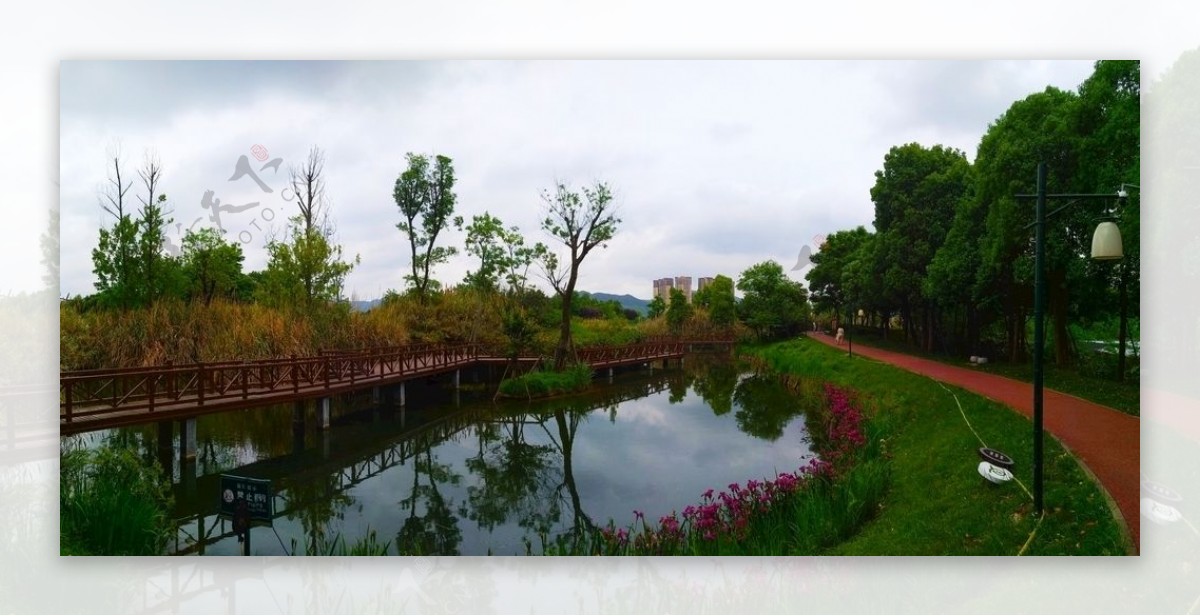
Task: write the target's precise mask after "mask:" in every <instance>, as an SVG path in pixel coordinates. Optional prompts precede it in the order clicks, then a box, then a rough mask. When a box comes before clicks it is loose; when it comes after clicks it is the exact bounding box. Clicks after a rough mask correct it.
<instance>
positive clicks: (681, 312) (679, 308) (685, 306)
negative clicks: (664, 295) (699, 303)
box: [667, 289, 692, 335]
mask: <svg viewBox="0 0 1200 616" xmlns="http://www.w3.org/2000/svg"><path fill="white" fill-rule="evenodd" d="M691 316H692V306H691V304H689V303H688V301H687V296H686V295H684V294H683V291H681V290H679V289H671V304H670V305H669V306H668V307H667V325H668V326H669V327H670V328H671V333H673V334H676V335H678V334H679V332H681V331H683V324H684V323H686V322H687V320H688V318H689V317H691Z"/></svg>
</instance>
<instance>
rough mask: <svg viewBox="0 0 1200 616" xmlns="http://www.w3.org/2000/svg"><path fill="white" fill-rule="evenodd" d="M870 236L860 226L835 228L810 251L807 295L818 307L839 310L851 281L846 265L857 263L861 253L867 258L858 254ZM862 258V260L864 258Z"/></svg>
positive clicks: (840, 310)
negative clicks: (808, 290) (821, 242)
mask: <svg viewBox="0 0 1200 616" xmlns="http://www.w3.org/2000/svg"><path fill="white" fill-rule="evenodd" d="M872 237H873V236H872V234H871V233H870V232H868V231H867V230H866V229H865V228H863V227H861V226H860V227H856V228H854V229H852V230H848V231H838V232H836V233H831V234H830V235H829V236H828V237H826V238H825V243H824V244H822V245H821V246H820V250H818V251H817V252H816V253H813V255H812V257H811V259H812V263H813V266H812V269H810V270H809V271H808V274H807V275H806V276H805V277H806V278H807V279H808V288H809V289H810V290H811V298H810V299H812V302H813V305H814V307H815V308H816V309H817V310H820V311H823V312H831V313H833V314H841V312H842V306H843V305H844V304H845V302H846V297H847V295H848V293H849V292H848V287H849V286H851V285H852V282H851V278H852V273H851V272H850V271H849V269H850V267H851V266H852V265H857V264H858V263H860V261H859V260H858V259H859V258H860V257H867V258H868V259H869V258H870V257H868V256H867V255H865V254H859V249H860V248H861V247H862V246H863V245H864V244H866V243H867V242H868V241H869V240H870V239H871V238H872ZM861 262H862V263H864V264H865V263H866V262H867V261H866V260H864V261H861Z"/></svg>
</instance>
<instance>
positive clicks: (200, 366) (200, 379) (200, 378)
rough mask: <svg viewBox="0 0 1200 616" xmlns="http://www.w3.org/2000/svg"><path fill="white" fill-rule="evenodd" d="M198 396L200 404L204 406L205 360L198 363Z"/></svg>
mask: <svg viewBox="0 0 1200 616" xmlns="http://www.w3.org/2000/svg"><path fill="white" fill-rule="evenodd" d="M196 397H197V398H199V401H200V402H199V403H200V406H204V362H198V363H197V364H196Z"/></svg>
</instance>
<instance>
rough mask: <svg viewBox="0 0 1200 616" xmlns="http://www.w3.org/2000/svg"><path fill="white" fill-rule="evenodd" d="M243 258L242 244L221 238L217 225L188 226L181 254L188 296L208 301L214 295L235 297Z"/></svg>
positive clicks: (207, 302) (240, 279) (209, 301)
mask: <svg viewBox="0 0 1200 616" xmlns="http://www.w3.org/2000/svg"><path fill="white" fill-rule="evenodd" d="M244 259H245V257H244V256H243V255H242V247H241V246H240V245H239V244H237V243H236V242H226V241H224V240H223V239H222V238H221V233H220V231H218V230H217V229H211V228H205V229H200V230H199V231H192V230H189V231H188V232H187V234H185V235H184V236H183V256H182V264H183V271H184V274H185V276H186V278H187V285H188V296H189V298H191V299H193V300H202V301H203V302H204V303H205V304H210V303H212V300H213V298H215V297H227V298H234V297H236V296H237V295H238V284H239V282H241V281H242V280H243V279H242V261H243V260H244Z"/></svg>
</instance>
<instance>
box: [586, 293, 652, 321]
mask: <svg viewBox="0 0 1200 616" xmlns="http://www.w3.org/2000/svg"><path fill="white" fill-rule="evenodd" d="M588 295H591V296H592V297H594V298H596V299H597V300H599V301H602V302H607V301H609V300H615V301H616V302H617V303H618V304H621V306H623V307H625V308H632V309H634V310H636V311H638V314H640V315H643V316H645V315H646V314H648V313H649V312H650V300H648V299H638V298H636V297H634V296H632V295H628V294H626V295H613V294H612V293H589V294H588Z"/></svg>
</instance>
